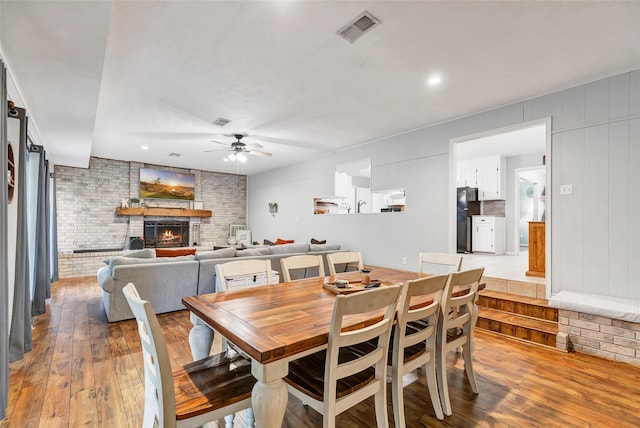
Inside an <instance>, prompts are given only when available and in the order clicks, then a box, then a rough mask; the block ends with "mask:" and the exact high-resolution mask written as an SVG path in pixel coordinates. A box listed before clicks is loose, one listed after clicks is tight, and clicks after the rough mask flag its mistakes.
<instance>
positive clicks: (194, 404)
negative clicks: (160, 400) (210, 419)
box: [173, 352, 256, 420]
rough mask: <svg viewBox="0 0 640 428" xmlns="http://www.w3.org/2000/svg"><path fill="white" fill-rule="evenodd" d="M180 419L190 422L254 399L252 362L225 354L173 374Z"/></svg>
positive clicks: (232, 354)
mask: <svg viewBox="0 0 640 428" xmlns="http://www.w3.org/2000/svg"><path fill="white" fill-rule="evenodd" d="M173 381H174V390H175V397H176V419H177V420H182V419H188V418H191V417H194V416H198V415H201V414H204V413H208V412H211V411H213V410H217V409H220V408H223V407H226V406H228V405H230V404H233V403H237V402H239V401H242V400H244V399H247V398H249V397H251V390H252V389H253V385H254V384H255V383H256V379H255V377H253V375H252V374H251V361H249V360H247V359H246V358H244V357H243V356H241V355H239V354H236V353H227V352H223V353H220V354H216V355H212V356H210V357H208V358H204V359H202V360H198V361H195V362H193V363H189V364H187V365H185V366H184V367H181V368H180V369H177V370H175V371H174V372H173Z"/></svg>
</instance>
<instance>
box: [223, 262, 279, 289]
mask: <svg viewBox="0 0 640 428" xmlns="http://www.w3.org/2000/svg"><path fill="white" fill-rule="evenodd" d="M238 277H243V278H244V280H243V281H240V284H235V285H234V286H233V287H231V288H234V289H235V288H246V287H252V286H256V285H265V284H266V285H270V284H272V283H273V279H272V271H271V260H268V259H266V260H259V259H254V260H236V261H233V262H227V263H219V264H217V265H216V280H217V281H218V284H219V286H220V290H219V291H228V290H229V289H230V286H229V281H231V280H233V279H237V278H238ZM247 277H248V278H247Z"/></svg>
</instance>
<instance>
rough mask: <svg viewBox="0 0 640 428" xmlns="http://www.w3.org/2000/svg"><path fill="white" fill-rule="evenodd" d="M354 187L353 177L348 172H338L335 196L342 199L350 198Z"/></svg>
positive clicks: (336, 174) (335, 182)
mask: <svg viewBox="0 0 640 428" xmlns="http://www.w3.org/2000/svg"><path fill="white" fill-rule="evenodd" d="M352 187H353V183H352V177H351V176H350V175H349V174H347V173H346V172H338V171H336V173H335V181H334V194H333V195H334V196H337V197H340V198H348V197H349V196H351V193H352V192H353V190H352Z"/></svg>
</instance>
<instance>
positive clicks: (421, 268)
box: [418, 253, 462, 275]
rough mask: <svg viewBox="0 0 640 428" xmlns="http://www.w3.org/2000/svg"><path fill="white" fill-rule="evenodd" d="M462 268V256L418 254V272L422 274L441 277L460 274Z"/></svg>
mask: <svg viewBox="0 0 640 428" xmlns="http://www.w3.org/2000/svg"><path fill="white" fill-rule="evenodd" d="M425 267H426V268H427V269H426V270H425ZM461 267H462V256H461V255H460V254H449V253H418V272H420V273H421V274H423V273H426V274H433V275H439V274H443V273H449V272H458V271H460V268H461Z"/></svg>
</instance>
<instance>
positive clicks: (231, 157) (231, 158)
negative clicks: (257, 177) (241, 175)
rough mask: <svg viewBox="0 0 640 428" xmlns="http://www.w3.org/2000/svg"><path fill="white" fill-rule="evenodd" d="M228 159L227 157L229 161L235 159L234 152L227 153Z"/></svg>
mask: <svg viewBox="0 0 640 428" xmlns="http://www.w3.org/2000/svg"><path fill="white" fill-rule="evenodd" d="M228 159H229V160H230V161H231V162H233V161H235V160H236V154H235V153H229V157H228Z"/></svg>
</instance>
